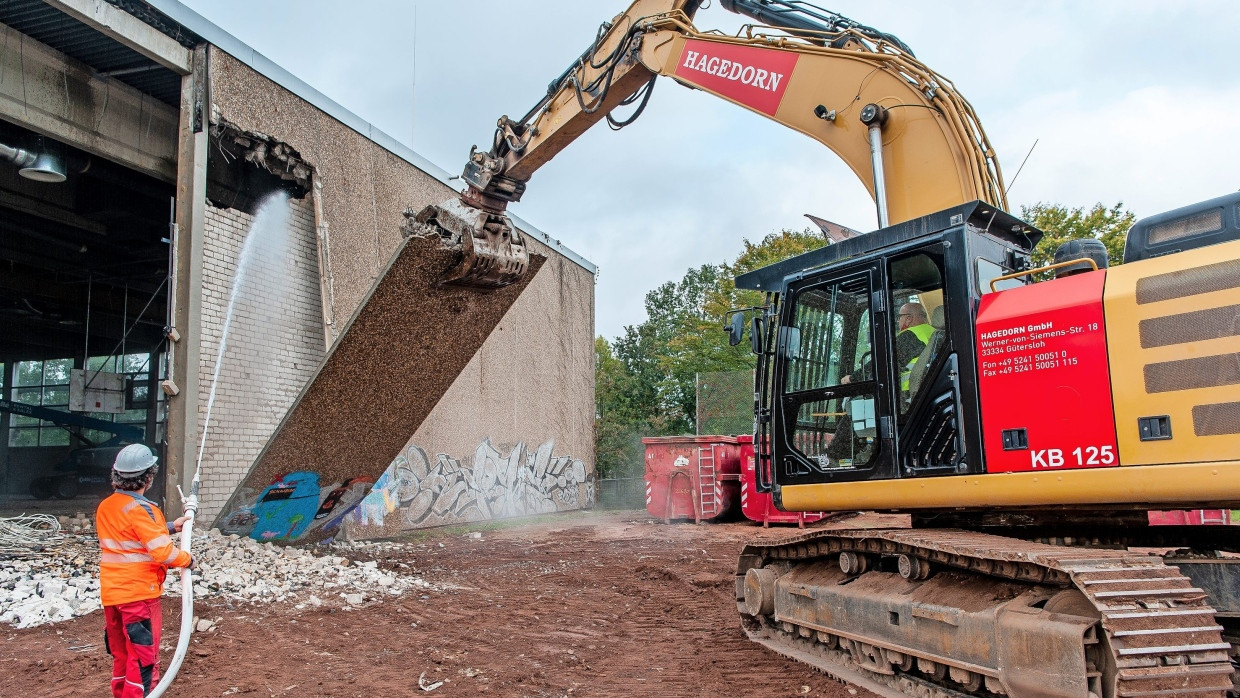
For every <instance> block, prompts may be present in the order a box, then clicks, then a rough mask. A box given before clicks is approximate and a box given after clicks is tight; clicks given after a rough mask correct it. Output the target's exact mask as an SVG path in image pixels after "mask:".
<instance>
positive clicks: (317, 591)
mask: <svg viewBox="0 0 1240 698" xmlns="http://www.w3.org/2000/svg"><path fill="white" fill-rule="evenodd" d="M400 547H401V546H400V545H399V544H392V543H386V544H378V545H376V544H341V545H332V546H320V547H318V548H316V549H314V550H313V551H311V550H307V549H301V548H293V547H281V546H277V545H273V544H271V543H259V542H257V541H255V540H252V539H250V538H241V537H238V536H235V535H223V534H221V533H220V532H219V531H217V530H211V531H209V532H208V533H206V534H204V535H195V536H194V542H193V545H192V546H191V548H190V549H191V551H192V552H193V553H194V557H195V558H197V560H198V563H199V566H198V568H197V569H196V570H195V572H194V573H193V580H194V596H195V597H219V598H224V599H228V600H231V601H241V602H255V603H262V602H271V601H283V602H289V603H295V604H297V605H298V606H299V607H304V606H306V605H311V606H320V605H333V606H346V607H347V606H359V605H362V604H365V603H368V602H371V601H375V600H378V599H381V598H383V597H385V596H400V595H401V594H404V593H405V592H407V591H410V590H413V589H417V590H433V589H435V588H436V587H434V586H432V585H431V584H429V583H427V582H426V581H425V580H423V579H421V578H419V577H416V576H413V574H411V572H412V570H411V569H410V568H409V567H408V565H405V564H404V563H395V564H394V565H391V566H392V567H395V568H396V569H384V568H381V567H380V566H379V564H378V563H377V562H375V561H373V560H371V561H362V562H358V561H355V560H354V559H350V557H349V556H350V555H352V556H353V557H355V558H356V557H363V556H365V557H372V556H373V557H383V555H382V554H381V553H382V552H385V551H386V549H387V548H393V549H395V548H400ZM165 592H166V595H168V596H179V595H180V575H179V574H176V573H175V572H174V573H171V574H169V575H168V579H167V581H166V583H165ZM99 608H100V605H99V548H98V543H97V542H96V540H95V538H94V536H92V535H68V536H64V538H63V539H62V541H61V542H59V543H58V544H57V545H56V546H55V547H54V548H44V549H43V550H41V551H39V552H38V553H37V554H32V555H27V556H22V557H12V558H10V559H0V623H3V624H9V625H13V626H16V627H18V628H29V627H33V626H36V625H42V624H44V623H52V622H56V621H62V620H68V619H70V618H73V617H75V616H80V615H84V614H87V613H90V612H91V611H95V610H98V609H99Z"/></svg>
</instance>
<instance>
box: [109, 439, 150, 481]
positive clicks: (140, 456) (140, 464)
mask: <svg viewBox="0 0 1240 698" xmlns="http://www.w3.org/2000/svg"><path fill="white" fill-rule="evenodd" d="M158 460H159V458H158V457H157V456H156V455H155V454H154V453H151V449H149V448H147V447H146V444H129V445H128V446H126V447H125V448H122V449H121V452H120V453H118V454H116V462H114V463H113V464H112V469H113V470H115V471H116V472H118V473H120V474H121V475H137V474H138V473H141V472H144V471H145V470H147V469H148V468H150V467H151V466H152V465H155V462H156V461H158Z"/></svg>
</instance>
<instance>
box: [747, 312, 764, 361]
mask: <svg viewBox="0 0 1240 698" xmlns="http://www.w3.org/2000/svg"><path fill="white" fill-rule="evenodd" d="M762 335H763V332H762V317H761V316H759V315H755V316H753V321H752V322H751V323H750V325H749V346H750V347H751V348H752V349H753V353H755V354H757V355H758V356H762Z"/></svg>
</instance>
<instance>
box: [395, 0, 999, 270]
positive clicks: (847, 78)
mask: <svg viewBox="0 0 1240 698" xmlns="http://www.w3.org/2000/svg"><path fill="white" fill-rule="evenodd" d="M722 4H723V6H724V7H725V8H726V9H729V10H732V11H734V12H740V13H742V14H747V15H749V16H751V17H753V18H755V19H759V20H762V21H768V22H773V23H776V24H778V25H779V26H776V27H773V28H762V27H756V26H754V25H746V26H745V27H744V28H743V29H742V30H741V32H740V33H739V34H737V35H736V36H727V35H723V34H720V33H717V32H703V31H699V30H698V29H697V28H696V27H695V26H694V25H693V16H694V15H695V14H696V12H697V10H698V9H699V7H700V6H701V5H702V0H636V1H635V2H633V4H632V5H630V6H629V8H628V9H627V10H626V11H624V12H622V13H620V14H619V15H616V17H615V18H613V19H612V20H611V21H610V22H608V23H606V24H604V25H603V26H602V27H601V28H600V30H599V32H598V35H597V36H596V37H595V40H594V41H593V42H592V43H591V45H590V46H589V48H587V49H586V51H585V52H584V53H582V54H581V56H580V57H579V58H578V59H577V60H576V61H575V62H574V64H573V65H572V66H570V67H569V68H568V69H567V70H566V71H565V72H564V73H563V74H561V75H560V76H559V77H558V78H557V79H556V80H555V81H554V82H553V83H552V84H551V85H550V87H549V89H548V93H547V95H546V97H544V98H543V99H542V100H540V101H539V102H538V104H536V105H535V106H534V108H533V109H531V110H530V111H529V112H528V113H527V114H526V115H525V116H524V117H522V118H521V119H520V120H519V121H518V120H513V119H510V118H509V117H507V116H502V117H500V119H499V122H498V124H497V128H496V130H495V136H494V139H493V141H492V143H491V147H490V149H489V150H488V151H486V152H483V151H480V150H478V149H477V148H476V147H475V148H474V150H473V151H471V152H470V156H469V161H468V162H467V163H466V166H465V170H464V172H463V173H462V178H463V179H464V180H465V182H466V184H467V188H466V190H465V191H464V192H463V193H462V194H461V196H460V198H459V200H452V201H448V202H444V203H443V204H440V205H438V206H428V207H427V208H425V209H423V210H422V211H421V212H420V213H417V214H416V216H415V215H414V214H413V212H408V215H409V217H410V219H411V221H410V227H409V231H408V232H409V233H410V234H419V235H438V236H440V237H441V238H442V239H443V241H444V244H445V245H447V246H449V247H453V248H454V249H459V250H460V252H461V262H460V264H459V265H458V266H457V267H456V268H455V269H454V270H452V271H451V272H449V273H448V274H447V278H446V279H445V282H447V283H455V284H464V285H473V286H483V287H498V286H504V285H507V284H510V283H512V282H513V281H515V280H516V279H519V278H520V277H521V275H522V274H524V273H525V269H526V267H527V264H528V259H529V252H528V250H527V249H526V246H525V242H524V240H523V238H522V237H521V235H520V233H519V232H518V231H517V230H516V228H515V227H514V226H513V225H512V223H511V221H510V220H509V219H508V217H507V216H506V215H505V210H506V209H507V206H508V204H509V203H510V202H513V201H519V200H520V199H521V196H522V194H523V193H524V192H525V186H526V183H527V182H528V181H529V179H530V177H531V176H533V174H534V172H536V171H537V170H538V168H539V167H541V166H542V165H544V164H545V163H546V162H548V161H549V160H551V159H552V158H553V157H555V156H556V155H557V154H558V153H559V152H560V151H561V150H563V149H564V148H566V147H568V145H569V144H571V143H572V142H573V141H575V140H576V139H577V138H578V137H579V136H580V135H581V134H582V133H585V131H586V130H587V129H589V128H590V127H591V126H593V125H594V124H596V123H597V122H599V121H602V120H603V119H607V120H608V122H609V123H610V125H611V126H612V127H613V128H620V127H623V126H624V125H626V124H628V123H630V122H631V121H632V120H633V119H635V118H636V117H637V116H638V115H639V114H640V113H641V110H642V109H643V108H644V107H645V105H646V101H647V100H648V99H649V97H650V94H651V90H652V89H653V87H654V82H655V80H656V79H657V78H658V76H660V75H663V76H667V77H670V78H671V79H673V80H675V81H677V82H679V83H681V84H683V85H686V86H689V87H693V88H695V89H701V90H704V91H706V92H709V93H711V94H714V95H716V96H718V97H721V98H723V99H726V100H728V101H730V102H732V103H734V104H737V105H739V106H741V107H744V108H746V109H749V110H751V111H754V112H757V113H760V114H762V115H764V116H766V117H768V118H770V119H772V120H774V121H776V122H778V123H780V124H783V125H784V126H787V127H788V128H791V129H795V130H797V131H800V132H801V133H804V134H805V135H807V136H809V137H810V138H813V139H815V140H817V141H819V142H821V143H822V144H824V145H826V146H827V147H828V148H830V149H831V150H832V151H833V152H835V153H836V154H837V155H838V156H839V157H840V158H841V159H843V160H844V162H845V163H847V164H848V166H849V168H850V169H852V171H853V173H854V174H855V175H856V176H857V177H858V178H859V179H860V180H861V181H862V183H863V184H864V185H865V186H866V188H867V189H868V190H869V191H870V194H871V196H873V197H874V199H875V201H876V202H877V203H878V210H879V221H880V224H886V223H899V222H902V221H906V220H910V219H912V218H916V217H918V216H922V215H925V214H928V213H930V212H933V211H938V210H942V209H945V208H950V207H952V206H956V205H959V204H962V203H965V202H968V201H973V200H982V201H986V202H989V203H991V204H995V205H997V206H999V207H1000V208H1006V207H1007V201H1006V197H1005V194H1004V189H1003V179H1002V175H1001V173H1000V171H999V164H998V162H997V161H996V159H995V155H994V151H993V149H992V148H991V147H990V143H989V142H988V141H987V139H986V134H985V132H984V131H983V130H982V127H981V124H980V123H978V120H977V117H976V115H975V114H974V113H973V108H972V107H970V106H969V103H968V102H967V101H965V99H964V98H963V97H961V96H960V95H959V94H958V93H957V92H956V91H955V88H954V87H953V85H952V84H951V82H950V81H949V80H947V79H946V78H944V77H942V76H941V75H939V74H937V73H935V72H934V71H933V70H931V69H930V68H928V67H926V66H925V65H923V64H922V63H920V62H919V61H918V60H917V59H916V58H914V57H913V55H912V53H911V51H909V50H908V48H907V47H906V46H904V44H903V43H902V42H900V40H899V39H896V38H895V37H893V36H891V35H889V34H884V33H882V32H879V31H877V30H875V29H872V28H870V27H866V26H864V25H861V24H858V23H857V22H853V21H852V20H849V19H847V18H845V17H842V16H840V15H836V14H834V13H830V12H827V11H825V10H821V9H819V8H816V7H814V6H813V5H809V4H808V3H805V2H799V1H797V0H722ZM772 29H773V30H775V31H772ZM633 104H636V105H637V106H636V107H635V108H634V111H633V113H632V114H631V115H630V116H628V117H627V118H625V119H623V120H617V119H616V118H615V117H613V116H612V112H613V110H615V109H616V108H617V107H622V106H625V105H633Z"/></svg>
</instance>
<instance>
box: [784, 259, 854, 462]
mask: <svg viewBox="0 0 1240 698" xmlns="http://www.w3.org/2000/svg"><path fill="white" fill-rule="evenodd" d="M869 278H870V277H869V275H868V274H864V275H859V276H854V277H850V278H846V279H842V280H839V281H836V282H832V283H828V284H821V285H817V286H814V287H811V288H808V289H805V290H803V291H801V292H800V293H798V294H797V295H796V297H795V299H794V301H793V303H794V306H793V309H792V313H791V324H790V325H788V326H786V327H784V328H783V329H782V331H783V332H784V333H785V336H784V338H783V339H784V342H783V346H784V348H785V349H784V392H785V394H786V395H787V398H786V399H785V403H784V409H785V429H786V431H787V434H786V436H787V438H788V441H789V443H790V445H791V446H792V447H793V448H794V449H795V450H796V451H797V452H799V453H800V455H802V456H804V458H805V461H806V462H807V467H808V469H809V470H811V471H817V472H837V471H841V470H848V469H855V468H860V467H864V466H868V465H869V464H870V463H871V462H872V461H873V459H874V457H875V455H876V454H875V451H876V450H877V448H876V446H875V444H876V438H877V433H876V432H877V429H876V426H877V417H876V414H875V393H876V383H875V381H874V368H873V366H874V364H873V357H872V356H871V349H870V347H871V346H872V339H871V313H870V298H871V292H870V281H869Z"/></svg>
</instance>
